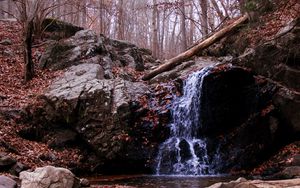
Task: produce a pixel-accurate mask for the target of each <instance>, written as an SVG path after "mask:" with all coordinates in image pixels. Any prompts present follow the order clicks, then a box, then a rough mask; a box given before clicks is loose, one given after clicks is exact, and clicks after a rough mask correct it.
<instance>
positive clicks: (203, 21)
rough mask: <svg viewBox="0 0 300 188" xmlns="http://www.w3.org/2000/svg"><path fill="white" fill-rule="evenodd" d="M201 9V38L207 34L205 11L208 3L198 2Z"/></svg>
mask: <svg viewBox="0 0 300 188" xmlns="http://www.w3.org/2000/svg"><path fill="white" fill-rule="evenodd" d="M200 7H201V16H200V18H201V32H202V35H203V37H204V36H206V35H207V34H208V17H207V9H208V3H207V0H200Z"/></svg>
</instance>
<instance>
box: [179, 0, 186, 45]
mask: <svg viewBox="0 0 300 188" xmlns="http://www.w3.org/2000/svg"><path fill="white" fill-rule="evenodd" d="M180 13H181V14H180V15H181V16H180V31H181V45H180V46H181V50H180V51H184V50H186V49H187V37H186V24H185V17H186V15H185V4H184V0H181V1H180Z"/></svg>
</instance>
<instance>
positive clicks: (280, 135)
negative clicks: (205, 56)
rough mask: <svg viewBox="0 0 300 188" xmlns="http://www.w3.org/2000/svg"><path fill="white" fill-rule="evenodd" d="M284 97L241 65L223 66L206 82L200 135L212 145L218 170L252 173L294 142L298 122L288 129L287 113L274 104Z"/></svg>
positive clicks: (221, 171)
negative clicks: (279, 97)
mask: <svg viewBox="0 0 300 188" xmlns="http://www.w3.org/2000/svg"><path fill="white" fill-rule="evenodd" d="M280 93H281V89H280V87H279V86H278V85H276V84H275V83H272V82H269V81H267V80H265V79H263V78H261V77H257V76H255V75H254V74H253V72H251V71H249V70H247V69H245V68H241V67H237V66H231V65H227V64H225V65H218V66H216V67H214V68H212V70H211V72H210V74H208V75H207V76H206V77H204V79H203V85H202V93H201V98H200V104H201V108H199V116H200V117H201V118H200V122H199V129H198V130H197V132H198V137H199V138H203V137H204V138H206V140H207V151H208V155H209V158H210V159H209V161H210V162H209V163H210V164H212V168H213V170H215V171H216V172H220V173H229V172H231V171H240V170H245V169H251V168H252V167H253V166H255V165H258V164H259V163H261V162H263V161H264V160H265V159H266V158H268V157H270V155H271V154H272V153H273V152H275V151H276V150H278V149H279V148H280V147H281V146H283V145H284V144H285V143H288V142H290V141H292V140H293V139H295V136H296V134H297V133H296V129H297V126H296V124H297V123H294V124H292V123H291V126H288V124H287V122H286V121H285V120H284V119H282V116H281V114H282V113H283V112H284V110H281V109H279V108H278V106H275V104H272V102H273V101H274V97H276V96H277V95H280ZM284 96H285V97H284V99H286V95H284ZM198 97H200V96H198ZM282 100H283V99H282ZM282 103H284V104H286V102H282ZM287 105H288V106H290V104H287ZM281 106H282V105H281ZM285 109H286V110H287V109H289V108H285ZM295 110H297V108H296V109H295ZM286 113H287V112H286ZM293 115H294V114H293V113H292V114H291V116H293ZM297 117H298V116H297ZM289 119H290V120H295V121H296V122H297V118H295V117H291V118H289ZM292 125H294V126H292ZM225 161H226V162H225Z"/></svg>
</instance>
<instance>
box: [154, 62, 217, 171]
mask: <svg viewBox="0 0 300 188" xmlns="http://www.w3.org/2000/svg"><path fill="white" fill-rule="evenodd" d="M209 70H210V68H209V67H208V68H205V69H202V70H201V71H199V72H196V73H194V74H192V75H190V76H189V77H188V79H187V80H186V82H185V85H184V88H183V95H182V96H181V97H178V98H176V99H175V100H174V102H173V103H172V107H171V111H172V123H171V124H170V125H169V126H170V129H171V136H170V138H169V139H167V140H166V141H165V142H164V143H162V144H161V146H160V148H159V153H158V157H157V168H156V172H157V174H158V175H162V174H169V175H170V174H171V175H209V174H213V171H212V170H211V168H210V164H209V157H208V155H207V145H206V140H205V139H201V138H197V132H198V130H199V128H200V127H201V125H200V118H201V117H200V116H199V114H200V113H199V109H200V105H201V104H200V101H201V100H200V98H201V91H202V84H203V78H204V77H205V76H206V75H207V74H208V73H209Z"/></svg>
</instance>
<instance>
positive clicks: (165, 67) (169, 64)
mask: <svg viewBox="0 0 300 188" xmlns="http://www.w3.org/2000/svg"><path fill="white" fill-rule="evenodd" d="M247 20H248V16H247V15H244V16H242V17H241V18H239V19H238V20H236V21H235V22H233V23H232V24H231V25H229V26H227V27H225V28H223V29H221V30H220V31H218V32H216V33H215V34H213V35H212V36H210V37H209V38H207V39H206V40H204V41H203V42H201V43H199V44H198V45H196V46H194V47H192V48H191V49H189V50H187V51H185V52H183V53H181V54H179V55H178V56H176V57H174V58H172V59H170V60H168V61H166V62H165V63H164V64H162V65H161V66H159V67H158V68H156V69H154V70H153V71H150V72H149V73H148V74H146V75H145V76H144V77H143V78H142V79H143V80H149V79H151V78H153V77H154V76H156V75H158V74H160V73H162V72H165V71H168V70H170V69H172V68H173V67H176V66H177V65H179V64H180V63H182V62H183V61H185V60H187V59H189V58H191V57H193V56H194V55H195V54H197V53H198V52H199V51H200V50H203V49H205V48H207V47H209V46H210V45H212V44H214V43H215V42H216V41H218V40H220V39H221V38H222V37H224V36H226V34H228V33H229V32H230V31H232V30H234V29H235V28H237V26H239V25H240V24H242V23H244V22H245V21H247Z"/></svg>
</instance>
